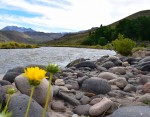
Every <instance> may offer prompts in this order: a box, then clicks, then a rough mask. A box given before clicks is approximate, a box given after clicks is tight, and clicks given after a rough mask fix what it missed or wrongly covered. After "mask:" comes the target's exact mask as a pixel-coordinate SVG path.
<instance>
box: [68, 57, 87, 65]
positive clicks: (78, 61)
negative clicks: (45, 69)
mask: <svg viewBox="0 0 150 117" xmlns="http://www.w3.org/2000/svg"><path fill="white" fill-rule="evenodd" d="M83 61H86V59H84V58H79V59H77V60H74V61H72V62H71V63H69V64H68V65H67V66H66V67H72V66H75V65H77V64H79V63H81V62H83Z"/></svg>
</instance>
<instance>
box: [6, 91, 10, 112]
mask: <svg viewBox="0 0 150 117" xmlns="http://www.w3.org/2000/svg"><path fill="white" fill-rule="evenodd" d="M10 97H11V95H10V94H9V95H8V99H7V103H6V106H5V108H4V112H6V111H7V108H8V103H9V101H10Z"/></svg>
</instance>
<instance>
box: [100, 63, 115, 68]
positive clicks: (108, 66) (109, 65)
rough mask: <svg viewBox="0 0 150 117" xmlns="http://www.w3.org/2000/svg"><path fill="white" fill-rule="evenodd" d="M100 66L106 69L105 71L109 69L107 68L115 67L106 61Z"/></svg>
mask: <svg viewBox="0 0 150 117" xmlns="http://www.w3.org/2000/svg"><path fill="white" fill-rule="evenodd" d="M101 66H102V67H104V68H106V69H109V68H112V67H114V66H115V65H114V63H113V62H111V61H107V62H105V63H103V64H102V65H101Z"/></svg>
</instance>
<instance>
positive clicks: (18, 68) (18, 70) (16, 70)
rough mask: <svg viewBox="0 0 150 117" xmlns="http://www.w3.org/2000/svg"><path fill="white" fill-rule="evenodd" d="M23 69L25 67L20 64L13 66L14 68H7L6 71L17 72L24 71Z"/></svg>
mask: <svg viewBox="0 0 150 117" xmlns="http://www.w3.org/2000/svg"><path fill="white" fill-rule="evenodd" d="M24 69H25V67H21V66H18V67H15V68H13V69H9V70H8V71H7V73H8V72H17V73H20V74H21V73H24Z"/></svg>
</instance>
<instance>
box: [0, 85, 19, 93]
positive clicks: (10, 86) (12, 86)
mask: <svg viewBox="0 0 150 117" xmlns="http://www.w3.org/2000/svg"><path fill="white" fill-rule="evenodd" d="M9 88H14V89H16V87H15V86H14V85H4V86H1V90H3V91H4V93H5V94H6V93H7V90H8V89H9ZM16 91H17V89H16Z"/></svg>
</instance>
